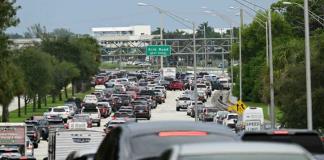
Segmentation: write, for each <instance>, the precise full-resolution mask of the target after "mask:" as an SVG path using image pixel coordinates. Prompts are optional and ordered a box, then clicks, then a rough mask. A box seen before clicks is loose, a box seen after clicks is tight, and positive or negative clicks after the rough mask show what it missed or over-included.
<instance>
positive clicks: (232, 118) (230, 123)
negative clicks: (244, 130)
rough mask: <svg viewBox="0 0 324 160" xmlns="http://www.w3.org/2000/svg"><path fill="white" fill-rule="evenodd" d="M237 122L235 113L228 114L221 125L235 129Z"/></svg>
mask: <svg viewBox="0 0 324 160" xmlns="http://www.w3.org/2000/svg"><path fill="white" fill-rule="evenodd" d="M237 120H238V114H237V113H229V114H227V116H226V118H225V119H224V120H223V125H225V126H227V127H230V128H235V125H236V122H237Z"/></svg>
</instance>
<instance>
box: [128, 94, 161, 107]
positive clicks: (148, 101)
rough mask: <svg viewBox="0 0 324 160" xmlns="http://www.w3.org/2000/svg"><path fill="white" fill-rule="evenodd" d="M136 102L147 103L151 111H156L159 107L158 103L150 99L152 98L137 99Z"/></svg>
mask: <svg viewBox="0 0 324 160" xmlns="http://www.w3.org/2000/svg"><path fill="white" fill-rule="evenodd" d="M134 101H145V102H146V103H147V104H148V106H149V107H150V108H151V109H154V108H156V107H157V104H156V101H153V100H152V99H150V96H141V97H136V99H135V100H134ZM132 104H134V102H132Z"/></svg>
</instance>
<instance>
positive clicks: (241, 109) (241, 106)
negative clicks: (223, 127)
mask: <svg viewBox="0 0 324 160" xmlns="http://www.w3.org/2000/svg"><path fill="white" fill-rule="evenodd" d="M246 108H247V106H246V105H245V104H244V103H243V102H242V101H241V100H239V101H237V103H236V104H235V105H233V106H229V107H228V108H227V110H228V111H234V112H236V113H238V114H243V112H244V110H245V109H246Z"/></svg>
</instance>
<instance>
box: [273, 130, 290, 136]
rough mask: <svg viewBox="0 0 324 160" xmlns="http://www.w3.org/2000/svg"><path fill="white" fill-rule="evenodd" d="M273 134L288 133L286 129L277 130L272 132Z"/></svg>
mask: <svg viewBox="0 0 324 160" xmlns="http://www.w3.org/2000/svg"><path fill="white" fill-rule="evenodd" d="M272 133H273V134H275V135H288V131H286V130H277V131H273V132H272Z"/></svg>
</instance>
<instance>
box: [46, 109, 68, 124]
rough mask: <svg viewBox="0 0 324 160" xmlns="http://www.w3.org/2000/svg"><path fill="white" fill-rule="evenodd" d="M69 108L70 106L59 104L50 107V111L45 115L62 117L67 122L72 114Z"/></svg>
mask: <svg viewBox="0 0 324 160" xmlns="http://www.w3.org/2000/svg"><path fill="white" fill-rule="evenodd" d="M67 108H69V106H57V107H53V108H49V109H48V112H45V113H44V117H47V118H52V117H54V118H55V117H60V118H62V119H63V121H64V122H65V123H66V122H67V119H68V118H69V116H70V115H69V112H68V110H67Z"/></svg>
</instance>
